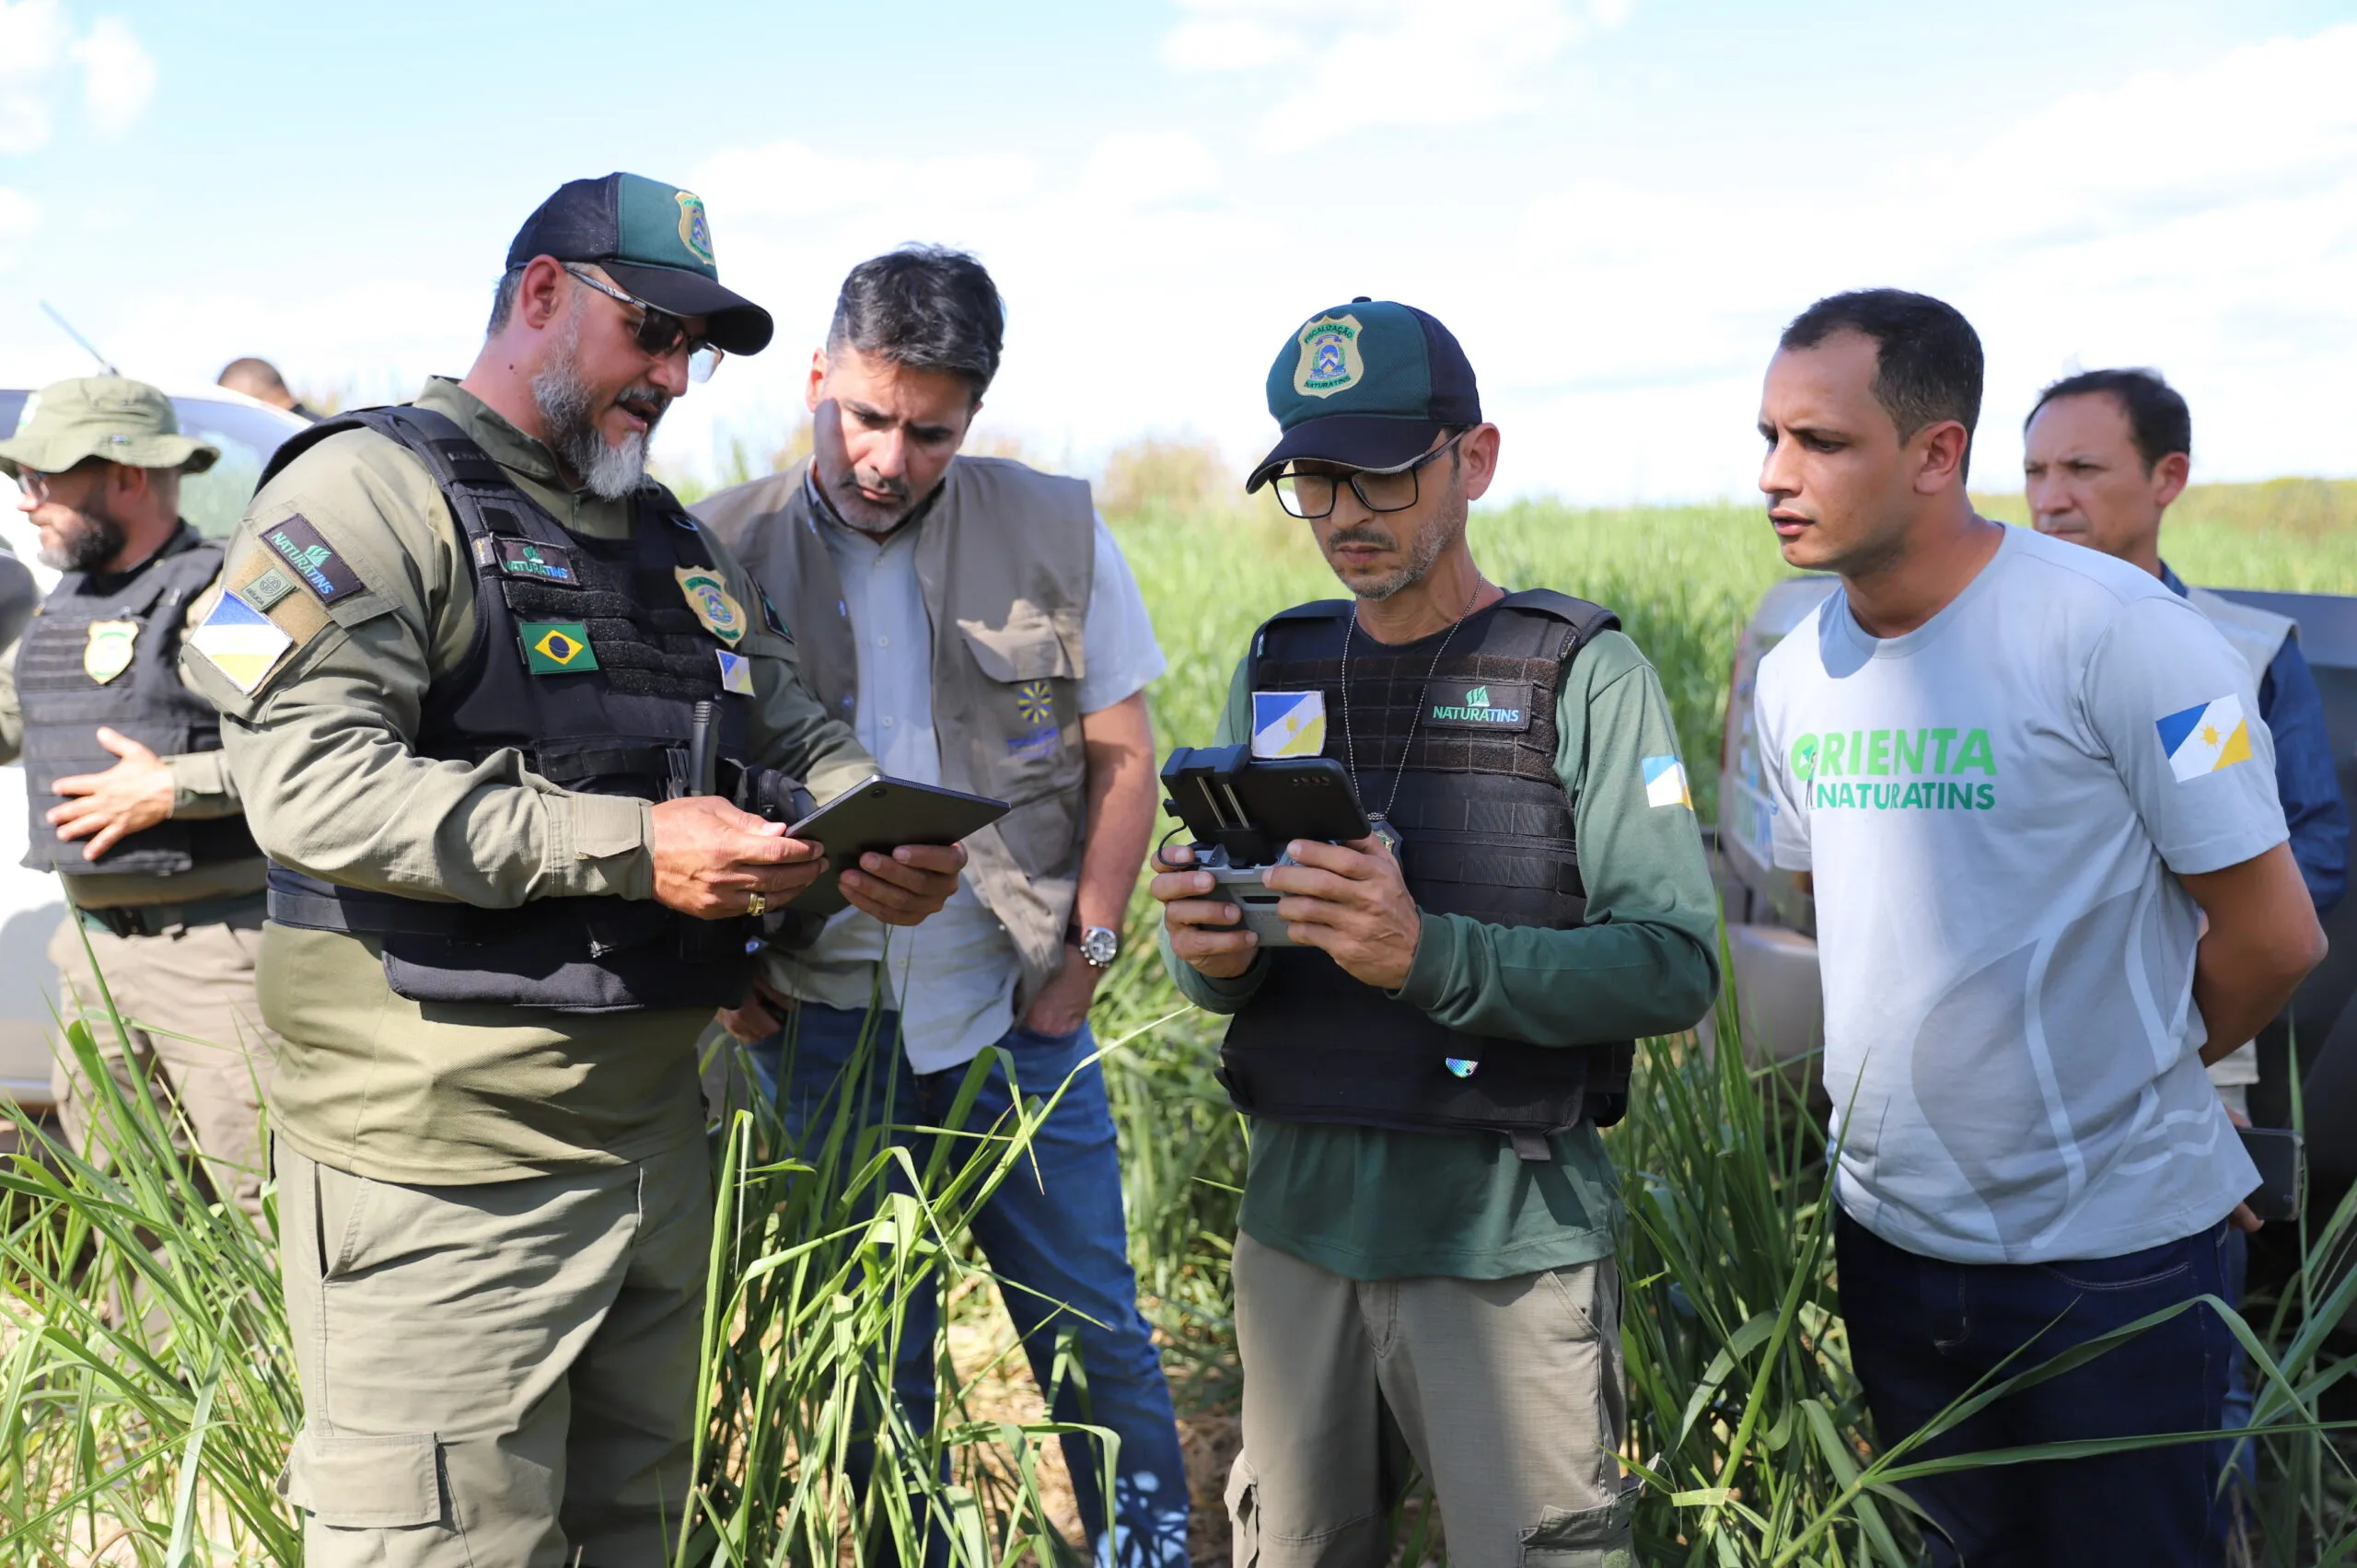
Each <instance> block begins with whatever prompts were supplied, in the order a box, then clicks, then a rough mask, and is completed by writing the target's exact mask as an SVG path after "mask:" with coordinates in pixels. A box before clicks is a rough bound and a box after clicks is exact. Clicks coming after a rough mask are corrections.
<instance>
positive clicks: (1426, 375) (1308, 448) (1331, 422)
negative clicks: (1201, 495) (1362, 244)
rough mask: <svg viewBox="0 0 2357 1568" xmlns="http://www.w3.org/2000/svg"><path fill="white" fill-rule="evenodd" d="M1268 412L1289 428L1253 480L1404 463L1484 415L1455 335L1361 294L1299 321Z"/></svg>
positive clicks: (1248, 485) (1421, 315)
mask: <svg viewBox="0 0 2357 1568" xmlns="http://www.w3.org/2000/svg"><path fill="white" fill-rule="evenodd" d="M1269 412H1270V413H1271V414H1273V415H1274V416H1275V417H1276V421H1277V428H1278V429H1279V430H1281V431H1282V432H1283V436H1281V437H1280V438H1279V440H1278V442H1277V444H1276V446H1275V447H1273V448H1272V449H1271V451H1270V453H1269V455H1268V456H1267V457H1265V458H1263V459H1260V466H1259V467H1258V468H1255V469H1254V470H1252V476H1251V478H1250V479H1249V480H1248V481H1247V482H1245V486H1244V488H1245V491H1246V492H1247V493H1248V494H1249V493H1250V492H1252V491H1255V490H1258V489H1260V486H1261V485H1263V484H1265V483H1267V482H1269V479H1270V477H1271V475H1273V474H1274V473H1276V471H1277V470H1279V469H1282V468H1283V467H1284V466H1285V465H1286V464H1287V463H1290V462H1294V461H1296V460H1299V461H1309V462H1322V463H1342V464H1346V465H1348V466H1349V467H1351V468H1354V469H1396V468H1399V467H1402V466H1404V465H1406V464H1408V463H1412V462H1414V461H1415V460H1416V459H1418V458H1420V457H1422V455H1423V454H1424V452H1425V450H1426V449H1427V448H1429V447H1431V446H1432V444H1433V442H1434V441H1435V440H1436V439H1438V438H1439V436H1440V433H1441V432H1442V431H1443V430H1445V429H1448V428H1451V427H1453V426H1457V425H1466V424H1480V423H1481V394H1480V389H1478V388H1476V387H1475V386H1474V384H1473V365H1472V362H1471V361H1470V360H1469V359H1467V358H1466V357H1465V351H1464V350H1463V349H1462V348H1460V347H1458V346H1457V338H1456V335H1455V334H1454V333H1452V332H1450V331H1449V330H1448V329H1447V328H1446V327H1444V326H1442V325H1441V324H1440V322H1439V320H1438V319H1435V318H1434V317H1433V316H1430V315H1427V314H1426V313H1425V312H1423V311H1422V310H1419V309H1417V308H1415V307H1414V306H1412V305H1401V304H1399V303H1397V302H1396V301H1393V300H1388V299H1369V298H1368V297H1366V296H1364V295H1361V296H1359V297H1357V298H1356V299H1353V300H1352V301H1351V302H1350V303H1349V304H1348V305H1338V306H1336V307H1334V308H1332V309H1330V310H1320V311H1319V312H1318V314H1317V315H1315V316H1312V317H1311V318H1310V319H1308V320H1306V321H1304V322H1303V323H1302V324H1301V325H1300V326H1298V327H1296V328H1295V329H1294V331H1293V335H1292V336H1290V337H1288V338H1286V339H1285V345H1284V347H1283V348H1281V349H1279V350H1278V351H1277V357H1276V362H1275V363H1274V364H1272V365H1271V366H1269Z"/></svg>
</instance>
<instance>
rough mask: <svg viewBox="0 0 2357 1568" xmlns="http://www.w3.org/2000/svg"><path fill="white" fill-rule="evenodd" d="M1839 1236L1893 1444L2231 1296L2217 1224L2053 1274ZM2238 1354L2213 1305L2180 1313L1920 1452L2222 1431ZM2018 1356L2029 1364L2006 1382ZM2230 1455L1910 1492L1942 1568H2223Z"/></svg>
mask: <svg viewBox="0 0 2357 1568" xmlns="http://www.w3.org/2000/svg"><path fill="white" fill-rule="evenodd" d="M1836 1225H1837V1230H1836V1238H1835V1247H1836V1250H1837V1254H1838V1261H1839V1266H1840V1285H1841V1316H1842V1318H1844V1319H1845V1321H1846V1322H1847V1324H1848V1327H1849V1335H1850V1353H1851V1356H1852V1365H1854V1366H1855V1367H1856V1368H1857V1372H1858V1376H1859V1378H1860V1380H1861V1381H1862V1382H1863V1383H1864V1385H1865V1391H1866V1404H1867V1407H1868V1408H1869V1409H1870V1410H1871V1411H1873V1413H1874V1419H1875V1433H1876V1434H1877V1436H1879V1438H1880V1439H1881V1441H1882V1444H1883V1446H1885V1447H1887V1446H1890V1445H1892V1444H1894V1443H1896V1442H1898V1440H1899V1439H1900V1438H1902V1437H1905V1436H1907V1435H1908V1434H1910V1433H1912V1432H1914V1431H1916V1430H1917V1429H1918V1428H1920V1427H1922V1425H1923V1424H1925V1423H1927V1422H1929V1421H1930V1420H1931V1419H1932V1418H1933V1416H1935V1415H1937V1414H1938V1413H1939V1412H1940V1411H1942V1410H1943V1409H1945V1408H1946V1407H1947V1406H1948V1405H1950V1404H1952V1403H1954V1402H1955V1401H1956V1400H1958V1399H1961V1398H1963V1397H1964V1395H1965V1394H1966V1393H1967V1392H1968V1390H1969V1389H1971V1388H1972V1387H1973V1385H1974V1384H1975V1383H1977V1382H1979V1381H1980V1380H1981V1379H1982V1378H1984V1377H1988V1376H1990V1375H1991V1373H1996V1374H1997V1376H1998V1377H2003V1376H2012V1375H2013V1374H2014V1373H2017V1372H2025V1371H2027V1370H2028V1369H2030V1368H2031V1367H2034V1366H2036V1365H2039V1364H2040V1363H2042V1362H2045V1361H2047V1360H2049V1359H2051V1358H2052V1357H2053V1356H2055V1355H2058V1354H2060V1353H2061V1352H2063V1351H2064V1350H2067V1349H2069V1348H2070V1347H2072V1346H2073V1345H2077V1344H2082V1343H2084V1342H2086V1341H2088V1340H2091V1339H2094V1338H2096V1336H2098V1335H2100V1334H2102V1333H2105V1332H2106V1331H2107V1330H2112V1329H2116V1328H2119V1327H2120V1326H2121V1325H2123V1324H2126V1323H2130V1322H2133V1321H2134V1320H2135V1319H2137V1318H2142V1317H2144V1316H2145V1315H2146V1314H2148V1313H2152V1312H2157V1311H2159V1310H2161V1309H2162V1308H2163V1307H2168V1306H2170V1305H2171V1304H2173V1303H2176V1302H2179V1301H2186V1300H2189V1299H2191V1298H2192V1297H2194V1296H2197V1295H2204V1294H2208V1295H2216V1296H2218V1297H2220V1298H2221V1299H2222V1300H2223V1299H2227V1297H2226V1293H2225V1289H2224V1287H2225V1284H2226V1283H2227V1282H2226V1277H2225V1276H2226V1265H2227V1256H2226V1235H2227V1230H2228V1227H2227V1226H2226V1225H2224V1224H2223V1222H2222V1223H2221V1224H2219V1225H2215V1226H2212V1228H2210V1229H2208V1230H2204V1231H2201V1232H2199V1233H2197V1234H2195V1235H2193V1236H2189V1237H2184V1238H2183V1239H2181V1240H2177V1241H2172V1242H2168V1243H2165V1245H2162V1246H2159V1247H2153V1248H2147V1249H2144V1250H2142V1251H2139V1252H2130V1253H2124V1254H2122V1255H2121V1256H2119V1257H2117V1258H2101V1259H2094V1260H2083V1261H2073V1262H2062V1263H2049V1264H2043V1265H2040V1264H2009V1263H1947V1262H1942V1261H1940V1260H1936V1259H1932V1258H1923V1257H1919V1256H1917V1255H1916V1254H1914V1253H1912V1252H1909V1251H1907V1250H1905V1249H1902V1248H1898V1247H1894V1246H1892V1245H1891V1244H1890V1243H1889V1242H1887V1241H1885V1240H1883V1239H1882V1238H1881V1237H1877V1236H1875V1234H1874V1233H1873V1232H1871V1231H1869V1230H1867V1229H1866V1228H1865V1227H1864V1225H1859V1224H1858V1223H1857V1222H1856V1221H1854V1220H1852V1219H1851V1218H1850V1216H1849V1215H1848V1214H1841V1215H1840V1217H1839V1218H1838V1220H1837V1221H1836ZM2233 1343H2234V1337H2233V1335H2232V1334H2230V1333H2229V1332H2228V1331H2227V1329H2226V1326H2225V1324H2224V1322H2223V1320H2222V1319H2220V1318H2219V1317H2218V1315H2217V1314H2216V1313H2215V1312H2212V1311H2211V1310H2209V1309H2208V1308H2206V1307H2196V1308H2194V1309H2192V1310H2191V1311H2188V1312H2182V1313H2179V1314H2178V1315H2177V1317H2175V1318H2170V1319H2169V1320H2168V1321H2167V1322H2165V1323H2163V1324H2161V1325H2159V1326H2158V1327H2156V1328H2153V1329H2148V1330H2145V1331H2144V1332H2143V1333H2142V1334H2140V1335H2138V1336H2137V1337H2136V1338H2134V1339H2132V1340H2130V1341H2128V1342H2126V1343H2124V1344H2122V1345H2119V1346H2118V1347H2117V1348H2115V1349H2113V1350H2112V1351H2110V1352H2108V1353H2106V1354H2104V1355H2101V1356H2098V1357H2096V1359H2095V1360H2094V1361H2091V1362H2089V1363H2087V1364H2086V1365H2083V1366H2079V1367H2076V1368H2073V1370H2072V1371H2069V1372H2066V1373H2064V1374H2063V1375H2062V1376H2059V1377H2056V1378H2053V1379H2052V1380H2050V1381H2049V1382H2045V1383H2040V1384H2038V1385H2037V1386H2035V1387H2033V1388H2026V1389H2024V1390H2022V1391H2020V1392H2018V1393H2015V1394H2012V1395H2009V1396H2007V1397H2006V1398H2004V1399H2003V1400H1998V1401H1997V1402H1996V1403H1995V1404H1992V1405H1991V1406H1989V1407H1988V1408H1987V1409H1986V1410H1983V1411H1980V1413H1979V1414H1977V1415H1975V1416H1973V1417H1972V1418H1971V1419H1969V1420H1968V1421H1966V1422H1964V1423H1962V1424H1960V1425H1958V1426H1956V1427H1954V1428H1952V1429H1951V1430H1949V1431H1948V1432H1946V1433H1945V1434H1942V1435H1941V1436H1939V1437H1938V1438H1936V1439H1934V1440H1933V1441H1932V1442H1931V1443H1929V1444H1926V1445H1925V1446H1922V1448H1919V1449H1916V1450H1913V1451H1912V1452H1911V1453H1910V1456H1909V1457H1910V1458H1940V1457H1942V1456H1944V1455H1949V1454H1967V1453H1974V1452H1979V1451H1981V1450H1985V1449H1991V1448H2011V1447H2026V1446H2031V1445H2034V1444H2039V1443H2054V1442H2061V1441H2065V1440H2070V1439H2079V1438H2102V1437H2122V1436H2130V1435H2134V1434H2150V1433H2163V1432H2214V1431H2216V1430H2217V1429H2218V1426H2219V1424H2220V1422H2221V1419H2222V1418H2223V1415H2224V1411H2225V1403H2226V1370H2227V1365H2228V1360H2229V1348H2230V1347H2231V1346H2232V1345H2233ZM2024 1347H2027V1348H2026V1349H2025V1348H2024ZM2015 1351H2020V1352H2021V1354H2019V1355H2018V1356H2014V1359H2013V1360H2012V1361H2011V1362H2009V1363H2006V1365H2004V1367H2003V1371H2002V1372H1999V1371H1998V1365H1999V1363H2001V1362H2005V1360H2006V1357H2007V1356H2008V1355H2011V1354H2012V1353H2014V1352H2015ZM1991 1380H1992V1381H1993V1380H1995V1379H1991ZM2225 1458H2226V1445H2225V1444H2223V1443H2222V1442H2220V1441H2218V1440H2216V1439H2214V1438H2213V1439H2211V1440H2209V1441H2201V1442H2191V1443H2182V1444H2176V1445H2172V1446H2168V1447H2163V1448H2143V1449H2138V1450H2135V1451H2132V1452H2129V1453H2123V1454H2108V1455H2103V1456H2100V1457H2097V1458H2084V1459H2066V1460H2053V1461H2049V1462H2046V1463H2043V1464H2032V1465H2002V1466H1995V1467H1991V1468H1986V1469H1967V1470H1959V1471H1956V1472H1953V1473H1951V1474H1947V1475H1941V1476H1933V1477H1930V1478H1927V1479H1925V1480H1922V1481H1909V1482H1907V1483H1905V1485H1906V1491H1907V1493H1908V1495H1909V1496H1910V1497H1911V1498H1913V1499H1914V1500H1915V1502H1916V1503H1918V1504H1921V1505H1922V1507H1923V1508H1924V1509H1925V1511H1926V1512H1928V1513H1929V1514H1930V1516H1931V1519H1932V1525H1931V1526H1930V1527H1926V1529H1925V1531H1924V1534H1925V1535H1926V1537H1927V1538H1929V1545H1930V1549H1931V1551H1930V1561H1931V1562H1933V1564H1936V1565H1939V1568H1949V1565H1952V1564H1959V1563H1960V1564H1963V1565H1964V1568H2086V1565H2088V1564H2091V1563H2107V1562H2119V1563H2131V1562H2132V1563H2135V1564H2137V1565H2138V1568H2223V1563H2224V1562H2225V1561H2226V1532H2227V1524H2228V1519H2229V1510H2228V1505H2227V1504H2226V1501H2225V1499H2224V1498H2223V1496H2222V1494H2221V1492H2220V1488H2219V1484H2218V1482H2219V1478H2220V1476H2221V1474H2222V1472H2223V1468H2224V1461H2225ZM1944 1538H1945V1539H1944Z"/></svg>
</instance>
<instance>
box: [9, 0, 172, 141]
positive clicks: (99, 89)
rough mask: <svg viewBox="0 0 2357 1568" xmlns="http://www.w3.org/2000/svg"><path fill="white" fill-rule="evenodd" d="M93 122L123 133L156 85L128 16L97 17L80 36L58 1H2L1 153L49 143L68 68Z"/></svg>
mask: <svg viewBox="0 0 2357 1568" xmlns="http://www.w3.org/2000/svg"><path fill="white" fill-rule="evenodd" d="M75 66H79V67H80V69H81V73H82V100H83V104H84V107H85V108H86V109H87V111H88V113H89V117H90V122H91V124H92V125H93V126H94V127H95V128H96V129H97V130H98V131H99V132H100V133H101V134H106V135H120V134H122V133H123V132H125V131H128V130H129V129H130V128H131V127H132V126H133V125H134V124H135V123H136V122H138V119H139V116H140V114H141V112H142V111H143V110H145V109H146V107H147V100H148V99H150V98H151V97H153V96H154V94H155V91H156V62H155V58H154V57H153V56H152V55H150V54H149V53H148V52H147V51H146V48H145V46H144V45H143V44H141V43H140V41H139V37H138V35H137V34H136V33H134V32H133V31H132V30H131V26H130V24H129V23H127V22H124V21H122V20H120V19H119V18H117V17H99V18H98V20H97V21H95V22H93V23H92V24H91V25H90V29H89V30H88V31H87V32H86V33H84V34H83V35H81V36H80V37H78V38H77V37H75V35H74V29H73V24H72V22H71V20H70V19H69V18H68V17H67V16H66V14H65V11H64V6H61V5H60V4H59V0H0V154H6V153H29V152H33V151H37V150H38V149H40V148H41V147H43V146H46V145H48V143H49V139H50V135H51V134H52V129H53V122H54V110H55V105H56V101H57V99H59V98H60V97H61V96H62V95H63V94H64V92H65V91H66V89H67V85H68V82H67V78H68V76H69V74H70V72H71V69H72V68H73V67H75Z"/></svg>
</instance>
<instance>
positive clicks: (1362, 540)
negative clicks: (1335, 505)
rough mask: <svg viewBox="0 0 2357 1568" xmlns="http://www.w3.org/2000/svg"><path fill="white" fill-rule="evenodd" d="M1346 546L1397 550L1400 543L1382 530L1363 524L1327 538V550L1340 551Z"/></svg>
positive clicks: (1344, 529)
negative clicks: (1362, 545) (1368, 545)
mask: <svg viewBox="0 0 2357 1568" xmlns="http://www.w3.org/2000/svg"><path fill="white" fill-rule="evenodd" d="M1346 544H1371V545H1373V546H1375V548H1376V549H1377V550H1397V549H1399V540H1395V539H1393V538H1392V537H1391V536H1390V535H1389V534H1387V533H1385V532H1384V531H1383V530H1382V529H1381V528H1368V527H1367V526H1366V525H1365V524H1364V523H1362V524H1360V525H1359V526H1358V527H1357V528H1343V529H1342V530H1341V531H1340V532H1338V533H1331V534H1329V535H1327V536H1326V548H1327V549H1329V550H1340V549H1341V548H1342V546H1344V545H1346Z"/></svg>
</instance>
